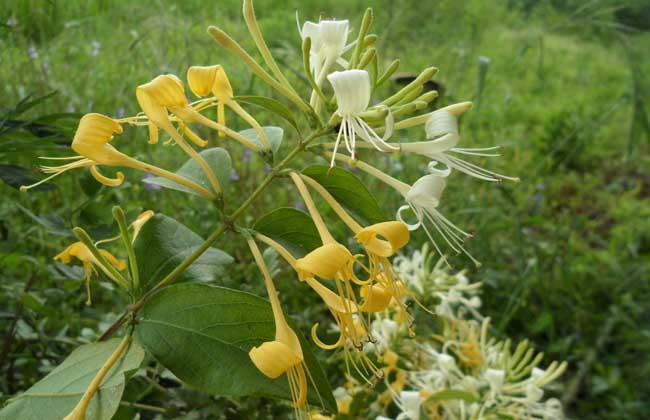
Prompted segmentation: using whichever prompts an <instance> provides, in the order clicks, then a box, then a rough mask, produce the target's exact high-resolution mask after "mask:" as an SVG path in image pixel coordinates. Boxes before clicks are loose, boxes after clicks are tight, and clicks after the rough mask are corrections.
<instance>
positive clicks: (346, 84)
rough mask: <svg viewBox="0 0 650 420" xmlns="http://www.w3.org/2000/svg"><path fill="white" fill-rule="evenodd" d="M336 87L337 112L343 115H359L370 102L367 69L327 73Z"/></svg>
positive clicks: (328, 78) (333, 86)
mask: <svg viewBox="0 0 650 420" xmlns="http://www.w3.org/2000/svg"><path fill="white" fill-rule="evenodd" d="M327 80H329V81H330V83H331V84H332V88H334V95H335V96H336V103H337V104H338V110H337V113H338V114H339V115H341V116H342V117H346V116H350V115H357V114H359V113H360V112H363V111H365V110H366V108H368V104H369V103H370V76H369V75H368V72H367V71H365V70H357V69H354V70H345V71H335V72H333V73H330V74H329V75H327Z"/></svg>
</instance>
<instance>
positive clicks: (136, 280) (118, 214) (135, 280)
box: [113, 206, 140, 293]
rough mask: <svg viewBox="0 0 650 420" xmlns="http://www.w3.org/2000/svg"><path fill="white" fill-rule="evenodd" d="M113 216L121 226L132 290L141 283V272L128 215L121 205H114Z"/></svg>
mask: <svg viewBox="0 0 650 420" xmlns="http://www.w3.org/2000/svg"><path fill="white" fill-rule="evenodd" d="M113 217H114V218H115V220H116V221H117V226H119V228H120V236H121V237H122V242H124V247H125V248H126V252H127V256H128V258H129V270H130V271H131V292H132V293H133V291H135V290H137V288H138V287H139V285H140V273H138V262H137V260H136V258H135V251H133V242H132V239H131V234H130V233H129V227H128V225H127V224H126V216H125V215H124V211H123V210H122V208H121V207H120V206H115V207H113Z"/></svg>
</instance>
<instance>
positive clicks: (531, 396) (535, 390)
mask: <svg viewBox="0 0 650 420" xmlns="http://www.w3.org/2000/svg"><path fill="white" fill-rule="evenodd" d="M543 397H544V390H543V389H542V388H540V387H538V386H535V385H534V384H528V385H526V401H527V402H529V403H536V402H538V401H540V400H541V399H542V398H543Z"/></svg>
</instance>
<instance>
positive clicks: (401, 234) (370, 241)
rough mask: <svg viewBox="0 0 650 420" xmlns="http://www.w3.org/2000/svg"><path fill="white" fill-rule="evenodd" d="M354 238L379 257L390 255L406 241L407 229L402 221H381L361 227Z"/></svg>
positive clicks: (407, 238)
mask: <svg viewBox="0 0 650 420" xmlns="http://www.w3.org/2000/svg"><path fill="white" fill-rule="evenodd" d="M355 238H356V239H357V241H359V242H360V243H362V244H363V245H364V246H365V247H366V249H367V250H368V251H369V252H371V253H373V254H376V255H379V256H380V257H390V256H392V255H393V254H394V253H395V252H397V250H399V249H400V248H402V247H404V245H406V244H407V243H408V241H409V230H408V226H407V225H406V224H405V223H404V222H400V221H390V222H382V223H376V224H374V225H371V226H368V227H366V228H363V229H361V230H360V231H359V233H357V234H356V236H355Z"/></svg>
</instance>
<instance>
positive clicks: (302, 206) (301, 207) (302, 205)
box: [293, 201, 305, 210]
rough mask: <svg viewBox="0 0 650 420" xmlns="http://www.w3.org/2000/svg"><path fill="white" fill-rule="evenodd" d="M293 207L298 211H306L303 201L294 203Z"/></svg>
mask: <svg viewBox="0 0 650 420" xmlns="http://www.w3.org/2000/svg"><path fill="white" fill-rule="evenodd" d="M293 206H294V207H295V208H297V209H300V210H304V209H305V203H303V202H302V201H294V202H293Z"/></svg>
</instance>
